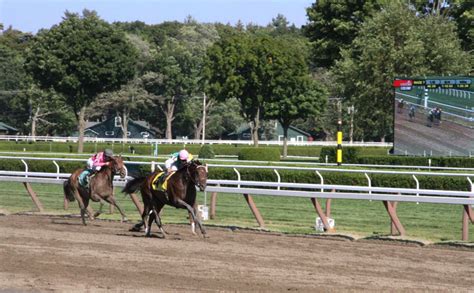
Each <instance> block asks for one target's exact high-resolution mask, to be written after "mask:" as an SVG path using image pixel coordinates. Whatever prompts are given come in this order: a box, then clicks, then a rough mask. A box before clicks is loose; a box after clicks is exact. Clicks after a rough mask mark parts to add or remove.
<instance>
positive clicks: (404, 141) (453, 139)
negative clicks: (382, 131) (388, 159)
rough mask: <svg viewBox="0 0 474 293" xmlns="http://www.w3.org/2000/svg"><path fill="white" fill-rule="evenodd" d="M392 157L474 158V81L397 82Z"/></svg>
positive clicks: (466, 78) (452, 78) (427, 79)
mask: <svg viewBox="0 0 474 293" xmlns="http://www.w3.org/2000/svg"><path fill="white" fill-rule="evenodd" d="M393 87H394V89H395V101H394V133H395V137H394V154H396V155H412V156H413V155H414V156H427V157H428V156H437V157H439V156H472V155H474V77H472V76H471V77H469V76H450V77H424V78H415V77H414V78H399V79H398V78H397V79H395V80H394V82H393Z"/></svg>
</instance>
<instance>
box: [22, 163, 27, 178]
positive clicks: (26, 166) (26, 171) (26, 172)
mask: <svg viewBox="0 0 474 293" xmlns="http://www.w3.org/2000/svg"><path fill="white" fill-rule="evenodd" d="M21 161H22V162H23V165H25V177H28V164H27V163H26V162H25V160H23V159H22V160H21Z"/></svg>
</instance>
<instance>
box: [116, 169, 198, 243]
mask: <svg viewBox="0 0 474 293" xmlns="http://www.w3.org/2000/svg"><path fill="white" fill-rule="evenodd" d="M158 173H159V171H156V172H154V173H152V174H150V175H148V176H145V177H139V178H134V179H132V180H131V181H129V182H128V183H127V184H126V185H125V187H124V189H123V190H122V192H125V193H128V194H130V193H133V192H136V191H137V190H138V189H140V192H141V194H142V199H143V214H142V223H139V224H137V225H136V226H135V228H138V229H139V228H140V227H141V226H142V225H145V234H146V236H148V237H149V236H151V224H152V223H153V220H154V221H155V222H156V224H157V225H158V228H160V230H161V232H162V233H163V237H164V235H165V233H164V230H163V228H162V225H161V219H160V216H159V215H160V211H161V209H162V208H163V206H164V205H165V204H167V205H170V206H173V207H175V208H181V209H187V210H188V212H189V214H190V219H192V221H193V224H194V223H197V225H198V226H199V229H200V230H201V234H202V235H203V236H204V237H206V230H205V229H204V226H203V225H202V223H201V221H200V220H199V218H198V217H197V216H196V209H195V204H196V188H195V186H196V187H199V189H200V190H201V191H204V189H205V188H206V183H207V166H205V165H202V164H201V163H200V162H199V161H191V162H189V163H186V164H185V165H183V167H181V168H180V169H179V170H178V171H176V172H175V173H174V174H173V175H171V177H170V178H169V179H168V183H167V184H168V186H167V189H166V191H160V190H155V189H154V188H153V186H152V184H153V179H154V178H155V176H156V175H157V174H158ZM147 220H148V221H147ZM193 227H194V226H193ZM193 233H194V230H193Z"/></svg>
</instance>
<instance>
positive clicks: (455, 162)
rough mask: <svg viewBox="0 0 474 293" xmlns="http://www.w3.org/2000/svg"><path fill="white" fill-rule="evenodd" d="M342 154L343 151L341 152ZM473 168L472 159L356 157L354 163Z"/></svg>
mask: <svg viewBox="0 0 474 293" xmlns="http://www.w3.org/2000/svg"><path fill="white" fill-rule="evenodd" d="M343 152H344V151H343ZM429 160H431V166H433V167H435V166H436V167H458V168H474V158H467V157H433V158H427V157H408V156H358V158H357V160H356V161H355V163H357V164H364V165H366V164H368V165H401V166H429V165H430V163H429Z"/></svg>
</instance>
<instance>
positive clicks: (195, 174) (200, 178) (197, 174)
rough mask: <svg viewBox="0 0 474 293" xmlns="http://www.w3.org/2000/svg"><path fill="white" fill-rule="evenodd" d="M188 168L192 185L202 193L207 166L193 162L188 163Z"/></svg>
mask: <svg viewBox="0 0 474 293" xmlns="http://www.w3.org/2000/svg"><path fill="white" fill-rule="evenodd" d="M188 168H189V169H188V170H189V175H190V176H191V178H192V181H193V182H194V185H196V186H197V187H199V190H201V191H204V189H206V185H207V164H206V165H203V164H201V162H199V161H197V160H196V161H194V160H193V161H191V162H190V163H189V167H188Z"/></svg>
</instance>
